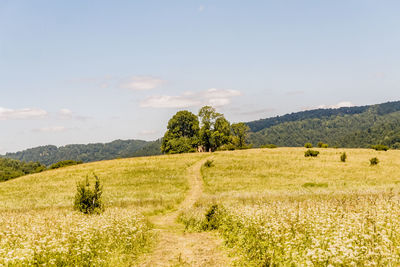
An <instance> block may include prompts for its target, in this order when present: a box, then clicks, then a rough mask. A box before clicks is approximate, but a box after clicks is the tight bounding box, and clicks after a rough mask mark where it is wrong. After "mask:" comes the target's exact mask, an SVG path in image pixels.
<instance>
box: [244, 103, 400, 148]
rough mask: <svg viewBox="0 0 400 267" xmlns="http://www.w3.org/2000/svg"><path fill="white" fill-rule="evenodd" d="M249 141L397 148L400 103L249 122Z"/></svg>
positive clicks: (327, 110) (398, 141)
mask: <svg viewBox="0 0 400 267" xmlns="http://www.w3.org/2000/svg"><path fill="white" fill-rule="evenodd" d="M247 125H248V126H249V127H250V129H252V133H251V134H250V137H249V140H250V142H251V143H253V144H254V145H255V146H256V147H259V146H262V145H265V144H275V145H278V146H303V145H304V144H305V143H307V142H310V143H313V144H314V145H316V144H317V143H318V142H324V143H328V144H329V145H330V146H331V147H332V146H338V147H361V148H367V147H370V146H371V145H375V144H382V145H387V146H389V147H390V148H400V101H396V102H388V103H384V104H378V105H371V106H362V107H349V108H339V109H316V110H309V111H303V112H297V113H291V114H287V115H284V116H278V117H274V118H269V119H262V120H258V121H253V122H248V123H247Z"/></svg>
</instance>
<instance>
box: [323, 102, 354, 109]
mask: <svg viewBox="0 0 400 267" xmlns="http://www.w3.org/2000/svg"><path fill="white" fill-rule="evenodd" d="M354 106H355V105H354V104H353V103H351V102H350V101H342V102H339V103H337V104H336V105H319V106H318V107H317V108H345V107H346V108H349V107H354Z"/></svg>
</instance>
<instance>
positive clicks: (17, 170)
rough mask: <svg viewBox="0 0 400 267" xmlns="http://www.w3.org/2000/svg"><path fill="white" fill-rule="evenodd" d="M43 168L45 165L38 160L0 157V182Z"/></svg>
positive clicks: (44, 168)
mask: <svg viewBox="0 0 400 267" xmlns="http://www.w3.org/2000/svg"><path fill="white" fill-rule="evenodd" d="M44 170H46V166H44V165H42V164H40V163H39V162H21V161H19V160H14V159H5V158H0V182H2V181H7V180H10V179H13V178H16V177H20V176H23V175H26V174H31V173H37V172H41V171H44Z"/></svg>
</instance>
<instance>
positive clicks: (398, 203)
mask: <svg viewBox="0 0 400 267" xmlns="http://www.w3.org/2000/svg"><path fill="white" fill-rule="evenodd" d="M305 150H306V149H304V148H277V149H254V150H246V151H234V152H217V153H214V154H213V156H212V158H213V166H211V167H206V166H203V168H202V174H203V179H204V184H205V194H204V195H203V197H202V198H201V199H200V200H199V201H198V202H197V203H196V205H195V208H194V209H192V210H190V211H188V212H186V213H183V214H181V216H180V221H181V222H183V223H184V224H185V225H186V228H187V229H188V230H189V231H204V230H209V229H216V230H217V231H218V232H219V233H220V234H221V235H222V236H223V237H224V239H225V242H226V244H227V246H228V247H231V248H232V249H233V251H234V252H233V254H234V255H240V257H239V259H238V260H237V261H236V264H238V265H246V266H269V265H284V266H286V265H300V266H348V265H349V266H377V265H388V266H397V265H399V263H400V235H399V233H400V220H399V215H400V194H399V190H398V189H399V187H398V183H399V182H400V175H399V173H400V151H387V152H377V151H374V150H371V149H317V150H319V151H320V155H319V156H318V157H316V158H305V157H304V152H305ZM343 151H345V152H346V154H347V155H348V159H347V161H346V162H341V161H340V155H341V153H342V152H343ZM372 157H378V158H379V160H380V163H379V164H378V165H376V166H370V163H369V159H370V158H372ZM210 207H211V208H210ZM204 214H207V215H208V216H204Z"/></svg>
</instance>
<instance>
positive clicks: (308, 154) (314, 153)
mask: <svg viewBox="0 0 400 267" xmlns="http://www.w3.org/2000/svg"><path fill="white" fill-rule="evenodd" d="M318 154H319V151H315V150H311V149H309V150H307V151H306V152H305V153H304V157H317V156H318Z"/></svg>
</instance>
